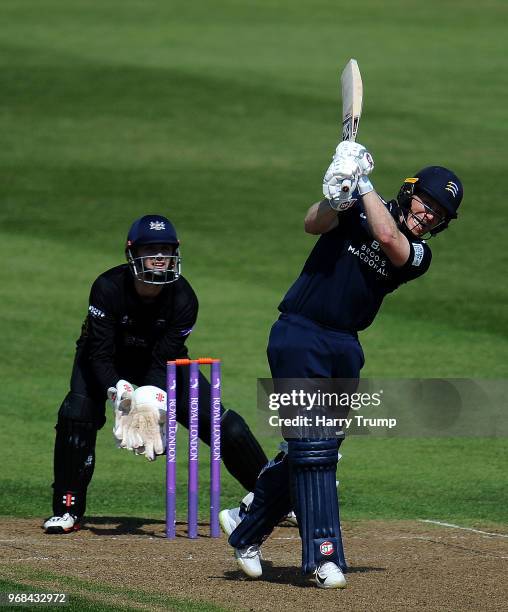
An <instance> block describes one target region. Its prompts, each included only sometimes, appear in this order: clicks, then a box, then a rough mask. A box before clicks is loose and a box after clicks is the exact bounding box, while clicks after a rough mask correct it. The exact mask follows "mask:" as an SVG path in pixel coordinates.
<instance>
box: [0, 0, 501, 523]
mask: <svg viewBox="0 0 508 612" xmlns="http://www.w3.org/2000/svg"><path fill="white" fill-rule="evenodd" d="M43 5H44V6H42V4H41V3H39V2H35V1H32V2H30V1H20V0H16V1H14V0H3V2H2V5H1V8H0V20H1V23H2V32H1V34H0V45H1V53H0V78H1V87H0V134H1V146H0V180H1V194H0V199H1V203H0V222H1V226H0V231H1V240H0V254H1V261H2V266H1V268H0V304H1V321H0V324H1V333H0V338H1V343H2V360H1V381H2V394H1V404H2V407H1V412H0V419H1V426H0V445H1V448H2V449H3V453H2V470H1V474H0V513H1V514H3V515H13V516H23V517H26V516H34V517H41V518H42V517H44V516H47V515H48V514H49V513H50V488H49V484H50V483H51V478H52V476H51V462H52V444H53V435H54V432H53V426H54V423H55V419H56V412H57V409H58V407H59V405H60V402H61V400H62V398H63V396H64V395H65V393H66V391H67V385H68V378H69V375H70V369H71V363H72V357H73V351H74V341H75V339H76V338H77V336H78V334H79V330H80V324H81V321H82V320H83V318H84V316H85V313H86V307H87V299H88V291H89V287H90V284H91V282H92V281H93V280H94V278H95V277H96V276H97V275H98V274H99V273H101V272H102V271H103V270H105V269H107V268H109V267H111V266H113V265H116V264H117V263H120V262H122V261H123V243H124V240H125V236H126V232H127V229H128V226H129V225H130V223H131V222H132V221H133V220H134V219H135V218H136V217H138V216H141V215H142V214H145V213H151V212H159V213H162V214H165V215H167V216H169V217H170V218H171V219H172V220H173V221H174V223H175V224H176V226H177V229H178V231H179V234H180V237H181V241H182V252H183V258H184V259H183V272H184V275H185V276H186V277H187V278H188V279H189V280H190V281H191V283H192V285H193V286H194V288H195V289H196V291H197V293H198V295H199V298H200V303H201V312H200V318H199V322H198V325H197V326H196V328H195V331H194V334H193V336H192V339H191V342H190V347H191V350H192V353H193V354H194V355H200V354H206V355H208V354H212V355H218V356H220V357H222V359H223V361H224V369H223V372H224V400H225V403H226V405H227V406H230V407H234V408H236V409H237V410H238V411H240V412H241V413H242V414H244V415H245V417H246V418H247V420H248V421H249V422H251V423H253V427H254V423H255V409H254V406H255V401H256V378H257V377H264V376H267V375H268V368H267V364H266V359H265V353H264V352H265V347H266V341H267V336H268V332H269V328H270V325H271V324H272V323H273V321H274V320H275V318H276V308H277V304H278V302H279V300H280V298H281V297H282V295H283V294H284V292H285V290H286V289H287V287H288V286H289V284H290V283H291V282H292V281H293V279H294V278H295V276H296V274H297V273H298V271H299V269H300V267H301V265H302V263H303V261H304V259H305V257H306V254H307V253H308V251H309V249H310V248H311V246H312V244H313V242H314V240H315V239H314V238H313V237H311V236H306V235H305V234H304V233H303V230H302V220H303V216H304V213H305V211H306V209H307V206H308V205H309V204H310V203H312V202H313V201H315V200H317V199H319V197H320V191H321V177H322V175H323V172H324V170H325V168H326V167H327V165H328V163H329V160H330V157H331V154H332V152H333V150H334V147H335V145H336V142H337V139H338V136H339V133H340V130H339V112H340V111H339V91H338V78H339V73H340V71H341V69H342V67H343V65H344V64H345V62H346V61H347V60H348V59H349V57H351V56H352V55H353V56H354V57H356V58H357V59H358V62H359V65H360V68H361V70H362V74H363V79H364V83H365V99H364V116H363V119H362V123H361V126H360V132H359V141H360V142H362V143H364V144H365V145H367V146H368V147H369V148H370V149H371V150H372V152H373V155H374V158H375V160H376V169H375V171H374V175H373V181H374V183H375V184H376V186H377V188H378V190H379V191H380V192H381V193H383V194H384V195H385V196H387V197H392V196H393V195H395V193H396V192H397V190H398V187H399V185H400V183H401V181H402V179H403V178H404V177H406V176H409V175H411V174H412V173H414V172H415V170H416V169H418V168H420V167H422V166H425V165H428V164H431V163H439V164H443V165H449V166H451V167H452V168H453V169H454V170H455V171H456V172H457V173H458V174H459V175H460V176H461V177H462V178H463V181H464V185H465V193H466V195H465V200H464V203H463V208H462V209H461V214H460V220H459V221H458V222H456V223H453V224H452V227H451V229H450V230H449V231H448V232H446V233H445V234H443V235H442V236H440V237H439V238H438V239H436V240H435V241H433V244H432V246H433V251H434V262H433V264H432V268H431V271H430V273H429V274H428V275H427V276H426V277H425V278H423V279H421V280H420V281H418V282H415V283H413V284H410V285H408V286H406V287H403V288H402V289H401V290H400V291H398V292H397V293H396V294H394V295H393V296H390V297H389V298H388V299H387V300H386V303H385V305H384V307H383V310H382V313H381V314H380V316H379V317H378V319H377V320H376V322H375V324H374V325H373V326H372V328H371V329H369V330H368V331H367V332H365V333H363V334H362V336H361V340H362V343H363V346H364V350H365V354H366V359H367V361H366V366H365V369H364V374H365V376H376V377H381V376H389V377H399V376H405V377H410V376H417V377H427V376H429V377H447V376H450V377H486V378H489V377H497V378H502V377H506V375H507V363H508V341H507V335H506V332H507V329H508V321H507V309H506V303H507V302H508V288H507V284H506V280H505V279H506V269H507V257H506V247H505V245H506V227H507V223H506V216H507V214H506V210H507V208H506V202H505V199H506V198H505V196H504V195H503V192H504V187H503V181H504V175H505V174H506V172H505V165H506V156H505V155H502V151H503V150H504V149H505V145H506V142H507V141H508V116H507V113H506V105H505V104H504V102H502V101H503V100H505V99H506V96H507V94H508V90H507V81H506V78H505V75H506V74H507V72H508V60H507V56H506V52H505V48H504V43H502V41H503V40H504V39H505V37H504V27H505V26H504V24H505V23H506V5H505V3H503V2H501V1H497V2H496V1H490V2H487V3H483V4H477V3H474V2H469V1H463V2H460V3H457V2H451V1H447V0H445V1H443V0H440V1H439V2H437V1H435V0H432V1H428V2H425V3H421V2H414V1H411V2H403V1H402V0H390V1H388V2H384V3H379V2H377V1H374V0H365V1H364V2H362V3H358V2H355V3H353V2H346V3H340V6H339V4H338V3H337V2H332V1H331V0H326V1H325V0H318V1H312V2H310V1H305V2H298V3H294V2H290V1H289V0H282V1H275V0H271V1H270V0H267V1H264V2H261V1H259V2H250V1H247V2H233V1H232V0H231V1H227V0H219V1H217V2H213V3H205V2H183V1H171V2H159V1H154V0H145V1H144V2H142V3H140V2H132V1H125V0H122V2H117V1H110V2H107V3H104V2H96V1H90V0H87V1H86V2H84V1H75V2H71V3H64V2H57V1H49V2H44V3H43ZM481 412H482V406H478V413H479V418H481ZM110 430H111V421H109V422H108V424H107V425H106V427H105V428H104V430H103V431H102V432H101V433H100V434H99V440H98V448H97V468H96V474H95V477H94V480H93V483H92V486H91V488H90V495H89V513H90V514H91V515H94V516H97V515H104V516H118V517H151V518H154V519H159V520H160V519H161V518H162V517H163V472H164V470H163V468H164V465H163V461H162V460H159V461H157V462H156V463H155V464H150V465H149V464H148V463H147V462H146V461H145V460H144V459H143V458H140V457H134V456H132V455H130V454H128V453H127V452H125V451H119V450H116V449H115V448H114V446H113V442H112V439H111V434H110ZM180 440H181V441H182V442H183V433H182V431H181V432H180ZM265 445H266V449H267V452H268V453H269V454H271V453H272V452H273V450H274V449H275V446H276V444H275V441H273V440H269V441H266V444H265ZM343 452H344V459H343V462H342V467H341V470H340V479H341V481H342V483H343V489H342V491H343V496H342V497H343V516H344V518H345V519H346V520H348V519H352V518H363V517H377V518H392V517H393V518H395V517H397V518H415V517H421V518H433V519H434V518H437V519H440V520H445V521H460V522H461V523H462V524H485V523H489V522H493V523H495V522H498V523H499V522H502V521H504V520H505V519H506V504H505V503H502V501H501V500H502V493H503V491H506V470H505V469H503V465H502V463H503V458H504V456H506V455H505V453H506V442H505V441H504V440H499V439H492V440H479V439H471V440H419V441H418V440H417V441H407V440H406V441H398V440H393V439H392V440H389V441H383V440H380V441H376V442H375V443H372V442H365V441H364V440H359V439H350V440H349V441H348V442H347V444H345V445H344V447H343ZM202 454H203V455H206V451H205V449H204V448H202ZM180 462H181V465H180V482H179V486H180V498H179V516H180V518H183V517H184V515H185V499H184V498H185V480H184V478H185V476H184V472H185V452H182V453H181V454H180ZM206 470H207V465H206V462H203V465H202V471H203V480H204V481H205V480H206ZM242 494H243V491H241V489H240V488H239V486H238V485H237V484H236V483H235V482H234V481H233V480H232V479H231V478H230V477H229V475H228V474H224V489H223V502H224V504H231V503H236V502H237V500H238V499H239V496H241V495H242ZM201 511H202V513H203V518H204V517H205V516H206V495H203V496H202V500H201Z"/></svg>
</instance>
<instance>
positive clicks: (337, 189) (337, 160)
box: [323, 141, 374, 211]
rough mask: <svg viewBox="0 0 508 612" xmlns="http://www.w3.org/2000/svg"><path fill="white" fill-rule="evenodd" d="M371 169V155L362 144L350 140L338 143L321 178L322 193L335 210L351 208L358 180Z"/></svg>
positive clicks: (372, 163) (372, 162) (372, 166)
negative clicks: (330, 161)
mask: <svg viewBox="0 0 508 612" xmlns="http://www.w3.org/2000/svg"><path fill="white" fill-rule="evenodd" d="M373 169H374V160H373V159H372V155H371V154H370V153H369V152H368V151H367V149H366V148H365V147H364V146H363V145H361V144H359V143H357V142H350V141H344V142H341V143H339V145H338V146H337V148H336V150H335V154H334V156H333V158H332V163H331V164H330V166H329V167H328V169H327V171H326V173H325V176H324V179H323V194H324V196H325V198H327V200H328V201H329V203H330V206H331V207H332V208H333V209H334V210H337V211H343V210H347V209H348V208H351V206H352V205H353V204H354V202H355V200H354V199H353V197H352V195H353V192H354V190H355V189H356V188H357V186H358V180H359V179H360V177H365V176H367V175H368V174H370V173H371V172H372V170H373Z"/></svg>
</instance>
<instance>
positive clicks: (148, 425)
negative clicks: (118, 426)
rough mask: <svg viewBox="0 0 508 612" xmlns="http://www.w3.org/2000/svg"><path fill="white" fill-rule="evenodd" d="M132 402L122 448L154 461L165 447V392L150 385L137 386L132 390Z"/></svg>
mask: <svg viewBox="0 0 508 612" xmlns="http://www.w3.org/2000/svg"><path fill="white" fill-rule="evenodd" d="M132 404H133V408H132V410H131V412H130V415H129V416H130V417H131V421H130V423H129V424H128V428H127V432H126V434H125V440H124V441H123V442H124V443H125V446H124V448H127V449H128V450H133V451H134V452H135V453H136V454H137V455H145V457H146V458H147V459H148V461H154V460H155V459H156V456H157V455H162V453H163V452H164V447H165V440H164V438H165V436H164V424H165V422H166V393H165V392H164V391H163V390H162V389H159V388H158V387H154V386H152V385H146V386H143V387H139V388H138V389H136V391H135V392H134V395H133V399H132ZM122 445H123V444H122Z"/></svg>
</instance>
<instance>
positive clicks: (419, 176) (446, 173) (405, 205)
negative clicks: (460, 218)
mask: <svg viewBox="0 0 508 612" xmlns="http://www.w3.org/2000/svg"><path fill="white" fill-rule="evenodd" d="M415 193H416V194H418V193H425V194H427V195H429V196H430V197H431V198H433V199H434V200H435V201H436V202H437V203H438V204H439V205H440V206H442V207H443V208H444V209H445V210H446V213H447V214H446V219H444V220H443V222H442V223H440V224H439V225H438V226H436V227H435V228H434V229H432V230H431V231H430V234H431V235H432V236H435V235H436V234H438V233H439V232H442V231H443V230H444V229H446V228H447V227H448V224H449V223H450V221H451V220H452V219H456V218H457V210H458V208H459V205H460V203H461V202H462V197H463V195H464V188H463V186H462V182H461V181H460V179H459V177H458V176H457V175H456V174H455V172H452V170H449V169H448V168H444V167H443V166H427V167H426V168H423V169H422V170H420V171H419V172H417V173H416V174H415V175H414V176H413V177H412V178H407V179H406V180H405V181H404V183H403V185H402V187H401V188H400V191H399V194H398V196H397V202H398V204H399V206H400V207H401V209H402V210H403V211H404V213H405V214H407V213H408V212H409V209H410V207H411V198H412V197H413V194H415Z"/></svg>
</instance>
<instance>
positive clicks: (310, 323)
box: [220, 141, 463, 588]
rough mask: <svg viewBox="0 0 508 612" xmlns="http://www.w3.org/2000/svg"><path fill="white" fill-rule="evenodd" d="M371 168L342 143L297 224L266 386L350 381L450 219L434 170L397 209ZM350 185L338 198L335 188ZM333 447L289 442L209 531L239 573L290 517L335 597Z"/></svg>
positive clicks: (453, 179)
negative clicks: (294, 273) (227, 548)
mask: <svg viewBox="0 0 508 612" xmlns="http://www.w3.org/2000/svg"><path fill="white" fill-rule="evenodd" d="M373 168H374V161H373V159H372V156H371V155H370V153H369V152H368V151H367V149H366V148H365V147H364V146H362V145H360V144H358V143H355V142H348V141H346V142H341V143H340V144H339V145H338V147H337V149H336V151H335V154H334V156H333V159H332V163H331V164H330V166H329V168H328V169H327V171H326V173H325V176H324V179H323V193H324V196H325V197H324V199H323V200H321V201H320V202H317V203H315V204H313V205H312V206H311V207H310V208H309V210H308V211H307V214H306V216H305V231H306V232H307V233H309V234H315V235H319V239H318V240H317V242H316V244H315V246H314V248H313V249H312V251H311V253H310V255H309V256H308V258H307V261H306V262H305V265H304V267H303V270H302V271H301V273H300V275H299V276H298V278H297V279H296V281H295V282H294V283H293V285H292V286H291V287H290V289H289V290H288V292H287V293H286V295H285V297H284V299H283V300H282V302H281V304H280V305H279V311H280V316H279V319H278V321H277V322H276V323H275V324H274V325H273V327H272V330H271V333H270V338H269V342H268V351H267V352H268V361H269V364H270V369H271V374H272V378H273V379H288V378H300V379H307V378H311V379H318V378H322V379H331V378H333V379H350V380H355V379H356V380H357V379H358V378H359V375H360V370H361V368H362V367H363V364H364V355H363V351H362V347H361V345H360V342H359V340H358V332H360V331H362V330H364V329H366V328H367V327H369V325H370V324H371V323H372V322H373V320H374V318H375V316H376V314H377V312H378V310H379V308H380V306H381V304H382V302H383V299H384V298H385V296H386V295H387V294H389V293H392V292H393V291H395V290H396V289H397V288H398V287H400V286H401V285H403V284H404V283H407V282H409V281H412V280H415V279H417V278H418V277H420V276H422V275H423V274H425V273H426V272H427V270H428V269H429V266H430V262H431V256H432V255H431V249H430V247H429V245H428V243H427V241H426V240H427V239H429V238H431V237H433V236H436V235H437V234H439V233H441V232H442V231H444V230H445V229H446V228H447V227H448V225H449V223H450V221H451V220H453V219H456V218H457V209H458V207H459V204H460V203H461V200H462V196H463V187H462V184H461V182H460V180H459V178H458V177H457V175H456V174H455V173H454V172H452V171H451V170H449V169H447V168H444V167H442V166H428V167H426V168H423V169H422V170H420V171H419V172H417V173H416V174H414V175H413V176H412V177H410V178H407V179H405V181H404V182H403V184H402V186H401V188H400V191H399V193H398V195H397V197H396V199H394V200H391V201H389V202H386V201H385V200H383V198H382V197H381V196H379V195H378V194H377V193H376V191H375V189H374V187H373V185H372V183H371V181H370V180H369V175H370V173H371V172H372V170H373ZM344 181H348V183H347V184H348V185H349V184H351V189H350V190H347V191H346V190H343V189H342V186H343V182H344ZM341 442H342V440H341V439H338V438H337V437H334V438H328V437H325V436H324V437H323V438H322V439H310V438H303V437H302V438H299V439H288V440H287V452H284V451H282V452H281V453H279V455H277V457H275V459H273V460H272V461H270V462H269V463H268V464H267V465H266V466H265V468H264V469H263V471H262V472H261V474H260V476H259V478H258V480H257V484H256V488H255V490H254V497H253V500H252V502H251V503H250V505H249V506H247V507H243V508H242V507H241V509H240V511H238V509H231V510H223V511H222V513H221V514H220V522H221V525H222V527H223V529H224V530H225V531H226V533H227V534H228V535H229V544H230V545H231V546H232V547H233V548H234V554H235V557H236V559H237V561H238V564H239V566H240V568H241V569H242V570H243V571H244V572H245V574H247V575H248V576H250V577H259V576H261V575H262V566H261V553H260V546H261V544H262V543H263V541H264V540H265V539H266V538H267V537H268V536H269V534H270V533H271V532H272V530H273V528H274V526H275V525H276V524H277V523H278V522H279V521H280V520H281V518H282V517H284V516H285V515H286V514H287V513H288V512H289V511H290V510H291V509H294V511H295V513H296V517H297V520H298V525H299V532H300V537H301V541H302V571H303V573H304V574H310V573H312V574H313V576H314V579H315V582H316V585H317V586H318V587H321V588H343V587H345V586H346V580H345V577H344V573H345V572H346V570H347V566H346V561H345V557H344V552H343V546H342V538H341V529H340V520H339V506H338V495H337V491H336V480H335V475H336V468H337V461H338V450H339V447H340V444H341Z"/></svg>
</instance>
